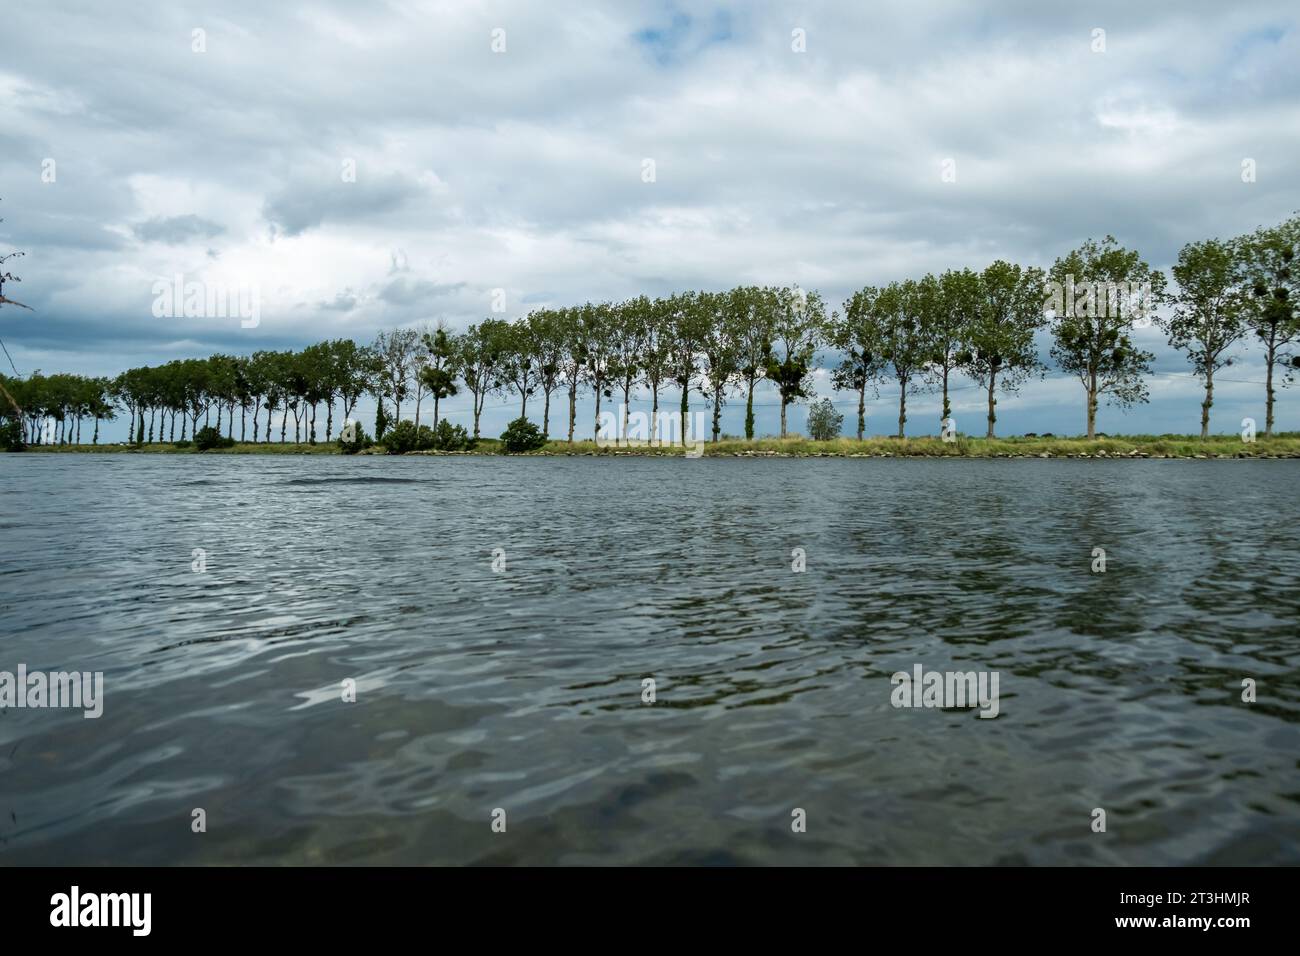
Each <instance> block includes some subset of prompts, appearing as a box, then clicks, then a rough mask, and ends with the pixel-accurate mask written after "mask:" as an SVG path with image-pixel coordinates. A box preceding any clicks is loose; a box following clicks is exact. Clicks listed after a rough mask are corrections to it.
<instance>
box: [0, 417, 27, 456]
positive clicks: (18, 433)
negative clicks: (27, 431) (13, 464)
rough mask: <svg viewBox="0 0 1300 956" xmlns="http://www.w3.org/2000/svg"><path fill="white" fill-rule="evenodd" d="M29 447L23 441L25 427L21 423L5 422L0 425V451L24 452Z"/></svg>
mask: <svg viewBox="0 0 1300 956" xmlns="http://www.w3.org/2000/svg"><path fill="white" fill-rule="evenodd" d="M26 447H27V442H25V441H23V426H22V425H21V424H20V423H19V422H16V421H15V422H5V423H4V424H3V425H0V449H3V450H4V451H22V450H23V449H24V448H26Z"/></svg>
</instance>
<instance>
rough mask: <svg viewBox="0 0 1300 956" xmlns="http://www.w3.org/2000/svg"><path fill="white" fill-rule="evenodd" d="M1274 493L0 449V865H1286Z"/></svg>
mask: <svg viewBox="0 0 1300 956" xmlns="http://www.w3.org/2000/svg"><path fill="white" fill-rule="evenodd" d="M1297 467H1298V466H1297V464H1296V463H1293V462H1288V461H1120V462H1105V461H1060V460H1054V461H1039V460H1029V461H979V460H947V461H945V460H937V461H935V460H920V459H893V460H886V459H865V460H842V459H807V460H735V459H704V460H699V461H682V460H671V459H666V460H658V459H653V458H648V459H596V458H578V459H557V458H530V459H519V460H515V459H497V458H405V459H393V458H374V457H371V458H320V457H310V458H306V457H304V458H298V457H283V458H282V457H258V456H249V457H237V456H203V457H199V456H148V455H52V454H42V455H35V454H33V455H0V488H2V489H3V491H4V495H3V501H4V504H5V507H4V509H3V514H0V542H3V547H2V548H0V670H8V671H14V670H15V669H16V666H17V664H19V663H25V664H26V665H27V666H28V667H29V668H30V669H40V670H64V669H78V670H88V671H103V672H104V677H105V684H106V692H105V704H104V714H103V716H102V717H101V718H100V719H98V720H87V719H83V718H82V716H81V715H80V713H79V712H70V711H59V710H18V709H9V710H6V711H4V712H3V713H0V864H10V865H16V864H33V863H42V864H44V863H59V864H80V863H116V864H132V863H135V864H154V863H162V864H205V863H223V864H227V863H259V864H270V863H305V864H346V863H366V864H382V863H409V864H423V863H429V864H461V863H530V864H591V863H598V864H612V863H618V864H627V863H659V864H674V863H755V864H781V863H787V864H988V863H1012V864H1015V863H1034V864H1114V863H1118V864H1174V863H1198V864H1243V863H1245V864H1250V863H1292V864H1294V863H1298V862H1300V802H1298V801H1300V769H1298V759H1297V758H1298V756H1300V733H1298V732H1297V731H1298V728H1297V721H1298V720H1300V677H1298V674H1297V660H1298V659H1300V651H1298V648H1297V635H1298V633H1300V628H1298V627H1297V625H1298V624H1300V541H1298V540H1297V527H1298V526H1300V521H1298V520H1297V519H1298V518H1300V514H1298V512H1300V507H1298V506H1297V496H1296V490H1297V486H1298V484H1300V482H1298V480H1297V479H1298V478H1300V472H1298V471H1297ZM1097 547H1101V548H1104V549H1105V551H1106V555H1107V570H1106V572H1105V573H1102V574H1098V573H1093V572H1092V570H1091V567H1090V566H1091V565H1092V563H1093V554H1092V553H1093V549H1094V548H1097ZM196 548H201V549H203V550H204V551H205V552H206V570H205V571H203V572H202V573H197V572H195V571H192V570H191V563H192V561H193V560H194V558H193V556H192V555H193V551H194V549H196ZM795 548H802V549H804V551H805V552H806V556H807V557H806V560H807V570H806V571H805V572H803V573H795V572H793V571H792V570H791V562H792V560H793V559H792V550H793V549H795ZM496 549H500V551H498V552H497V554H498V555H499V556H500V555H501V554H503V555H504V562H505V569H504V571H501V572H494V571H493V554H494V551H496ZM497 563H498V566H500V561H499V560H498V562H497ZM917 663H920V664H922V665H923V666H924V667H926V668H927V669H938V670H948V669H953V670H996V671H998V673H999V675H1000V691H1001V701H1000V714H999V716H998V717H997V718H996V719H992V720H985V719H980V718H979V717H977V716H976V712H975V711H972V710H965V711H959V710H907V709H895V708H894V707H892V706H891V704H890V692H891V690H892V687H891V684H890V679H889V678H890V675H891V674H892V673H894V672H895V671H898V670H909V671H910V670H911V668H912V666H913V665H914V664H917ZM1246 677H1249V678H1253V679H1255V680H1256V681H1257V682H1258V695H1259V699H1258V701H1257V702H1256V703H1254V704H1247V703H1243V702H1242V701H1241V699H1240V695H1241V681H1242V679H1243V678H1246ZM644 678H653V679H654V680H655V681H656V692H657V702H656V703H654V704H653V705H647V704H644V703H643V702H642V681H643V679H644ZM345 679H351V680H354V681H355V682H356V686H357V700H356V702H355V703H347V702H344V701H343V700H342V699H341V698H342V693H341V689H340V688H341V682H342V681H344V680H345ZM1098 807H1100V808H1104V809H1105V810H1106V812H1107V832H1106V833H1104V834H1099V833H1093V832H1092V831H1091V829H1090V823H1091V821H1092V811H1093V809H1094V808H1098ZM194 808H203V809H204V810H205V811H206V814H207V821H208V828H207V832H206V833H202V834H196V833H193V832H191V813H192V810H193V809H194ZM497 808H501V809H504V810H505V812H506V821H507V825H506V832H505V833H494V832H493V831H492V828H491V826H490V823H491V819H492V812H493V810H494V809H497ZM794 808H802V809H803V810H804V811H806V814H807V820H808V824H807V832H806V833H793V832H792V830H791V825H790V824H791V812H792V810H793V809H794Z"/></svg>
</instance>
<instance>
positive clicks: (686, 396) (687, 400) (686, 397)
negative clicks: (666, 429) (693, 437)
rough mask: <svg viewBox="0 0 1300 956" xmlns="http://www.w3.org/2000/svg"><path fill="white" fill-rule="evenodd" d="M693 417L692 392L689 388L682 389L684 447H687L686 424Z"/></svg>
mask: <svg viewBox="0 0 1300 956" xmlns="http://www.w3.org/2000/svg"><path fill="white" fill-rule="evenodd" d="M690 417H691V392H690V389H689V388H683V389H682V447H683V448H685V447H686V423H687V421H688V420H689V419H690Z"/></svg>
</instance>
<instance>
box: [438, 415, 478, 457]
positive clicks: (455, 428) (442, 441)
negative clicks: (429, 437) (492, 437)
mask: <svg viewBox="0 0 1300 956" xmlns="http://www.w3.org/2000/svg"><path fill="white" fill-rule="evenodd" d="M433 447H434V448H436V449H438V451H466V450H467V449H470V448H473V447H474V441H473V439H471V438H470V437H469V433H468V432H467V431H465V426H464V425H453V424H452V423H451V422H449V421H447V419H445V418H444V419H442V420H441V421H440V422H438V427H437V428H436V429H434V431H433Z"/></svg>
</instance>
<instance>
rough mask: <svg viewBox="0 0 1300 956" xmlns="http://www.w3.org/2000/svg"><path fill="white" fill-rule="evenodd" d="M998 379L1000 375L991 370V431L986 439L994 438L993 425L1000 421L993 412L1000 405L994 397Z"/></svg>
mask: <svg viewBox="0 0 1300 956" xmlns="http://www.w3.org/2000/svg"><path fill="white" fill-rule="evenodd" d="M997 377H998V373H997V372H996V371H995V370H993V369H990V370H989V431H988V434H987V435H985V436H984V437H985V438H992V437H993V423H994V422H996V421H997V420H998V416H997V413H996V412H994V411H993V407H994V406H995V405H997V403H998V400H997V399H996V398H994V397H993V389H994V388H995V387H996V383H997Z"/></svg>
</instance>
